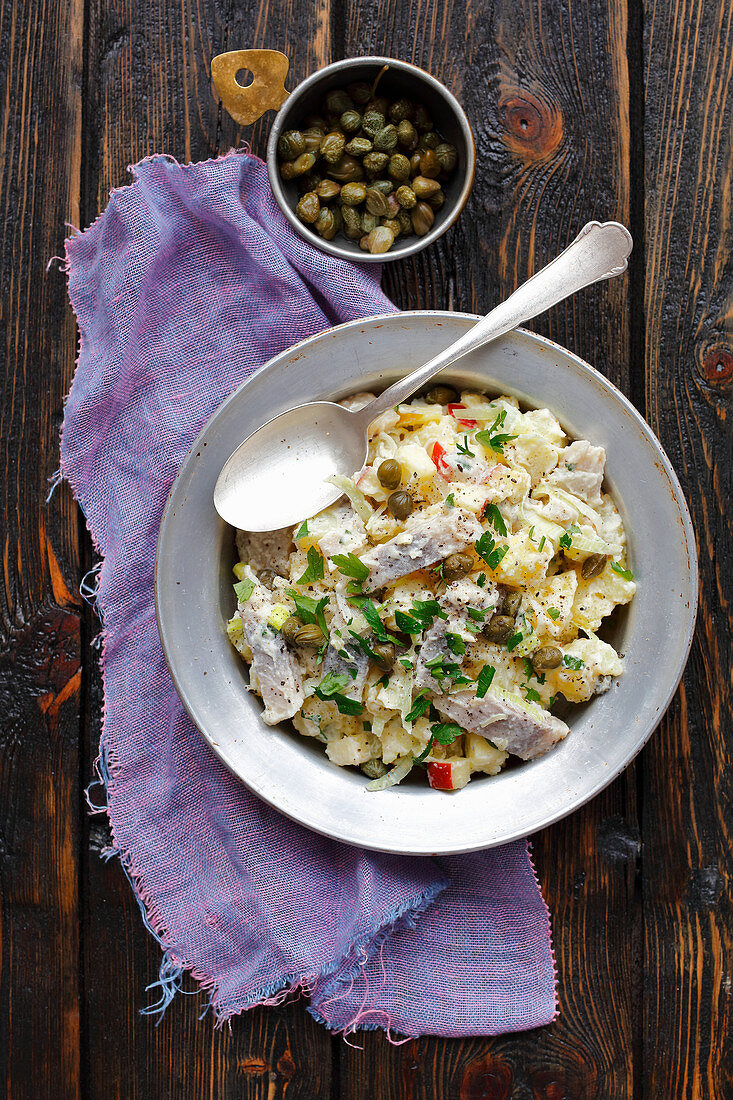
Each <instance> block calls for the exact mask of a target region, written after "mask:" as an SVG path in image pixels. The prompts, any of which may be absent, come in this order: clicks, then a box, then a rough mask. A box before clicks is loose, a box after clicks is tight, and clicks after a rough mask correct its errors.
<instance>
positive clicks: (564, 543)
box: [560, 531, 573, 550]
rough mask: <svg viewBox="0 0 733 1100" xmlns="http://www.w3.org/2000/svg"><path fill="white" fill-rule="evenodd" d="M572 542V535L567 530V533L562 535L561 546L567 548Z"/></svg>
mask: <svg viewBox="0 0 733 1100" xmlns="http://www.w3.org/2000/svg"><path fill="white" fill-rule="evenodd" d="M572 544H573V540H572V539H571V538H570V535H569V534H568V533H567V531H565V533H564V534H562V535H561V536H560V546H562V547H564V548H565V549H566V550H567V548H568V546H572Z"/></svg>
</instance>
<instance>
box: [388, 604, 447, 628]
mask: <svg viewBox="0 0 733 1100" xmlns="http://www.w3.org/2000/svg"><path fill="white" fill-rule="evenodd" d="M410 615H411V616H412V617H413V619H417V621H418V622H419V623H421V624H422V628H423V630H427V629H428V628H429V627H431V626H432V625H433V620H434V619H447V618H448V616H447V615H446V613H445V611H443V609H442V608H441V606H440V604H439V603H438V601H437V600H415V602H414V603H413V605H412V607H411V608H410ZM395 619H396V616H395Z"/></svg>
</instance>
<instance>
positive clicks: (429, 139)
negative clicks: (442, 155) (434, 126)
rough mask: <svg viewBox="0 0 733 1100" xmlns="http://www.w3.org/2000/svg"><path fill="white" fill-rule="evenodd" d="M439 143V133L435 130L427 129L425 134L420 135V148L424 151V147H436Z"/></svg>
mask: <svg viewBox="0 0 733 1100" xmlns="http://www.w3.org/2000/svg"><path fill="white" fill-rule="evenodd" d="M439 145H440V134H437V133H436V132H435V130H429V131H428V132H427V134H421V135H420V149H421V150H422V151H423V152H424V151H425V150H426V149H433V150H435V149H437V148H438V146H439Z"/></svg>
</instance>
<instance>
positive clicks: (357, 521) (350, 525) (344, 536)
mask: <svg viewBox="0 0 733 1100" xmlns="http://www.w3.org/2000/svg"><path fill="white" fill-rule="evenodd" d="M331 511H332V512H333V517H334V520H335V524H334V526H333V527H332V529H331V530H330V531H327V532H326V534H325V535H321V537H320V538H319V539H318V546H319V548H320V551H321V553H322V554H324V555H325V556H326V557H327V558H332V557H333V555H334V554H358V552H359V551H360V550H361V549H362V547H363V546H366V545H367V542H368V540H367V533H366V527H365V526H364V521H363V519H362V518H361V517H360V516H357V514H356V512H355V511H354V509H353V508H352V507H351V505H350V504H349V503H348V502H344V503H343V504H337V505H335V506H334V507H333V508H332V509H331Z"/></svg>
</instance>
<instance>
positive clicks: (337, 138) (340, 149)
mask: <svg viewBox="0 0 733 1100" xmlns="http://www.w3.org/2000/svg"><path fill="white" fill-rule="evenodd" d="M345 147H346V138H345V137H344V135H343V134H340V133H338V131H336V132H333V133H330V134H326V136H325V138H324V139H323V141H322V142H321V156H322V157H323V159H324V160H325V161H327V162H328V163H329V164H335V163H336V162H337V161H339V160H341V157H342V156H343V155H344V149H345Z"/></svg>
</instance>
